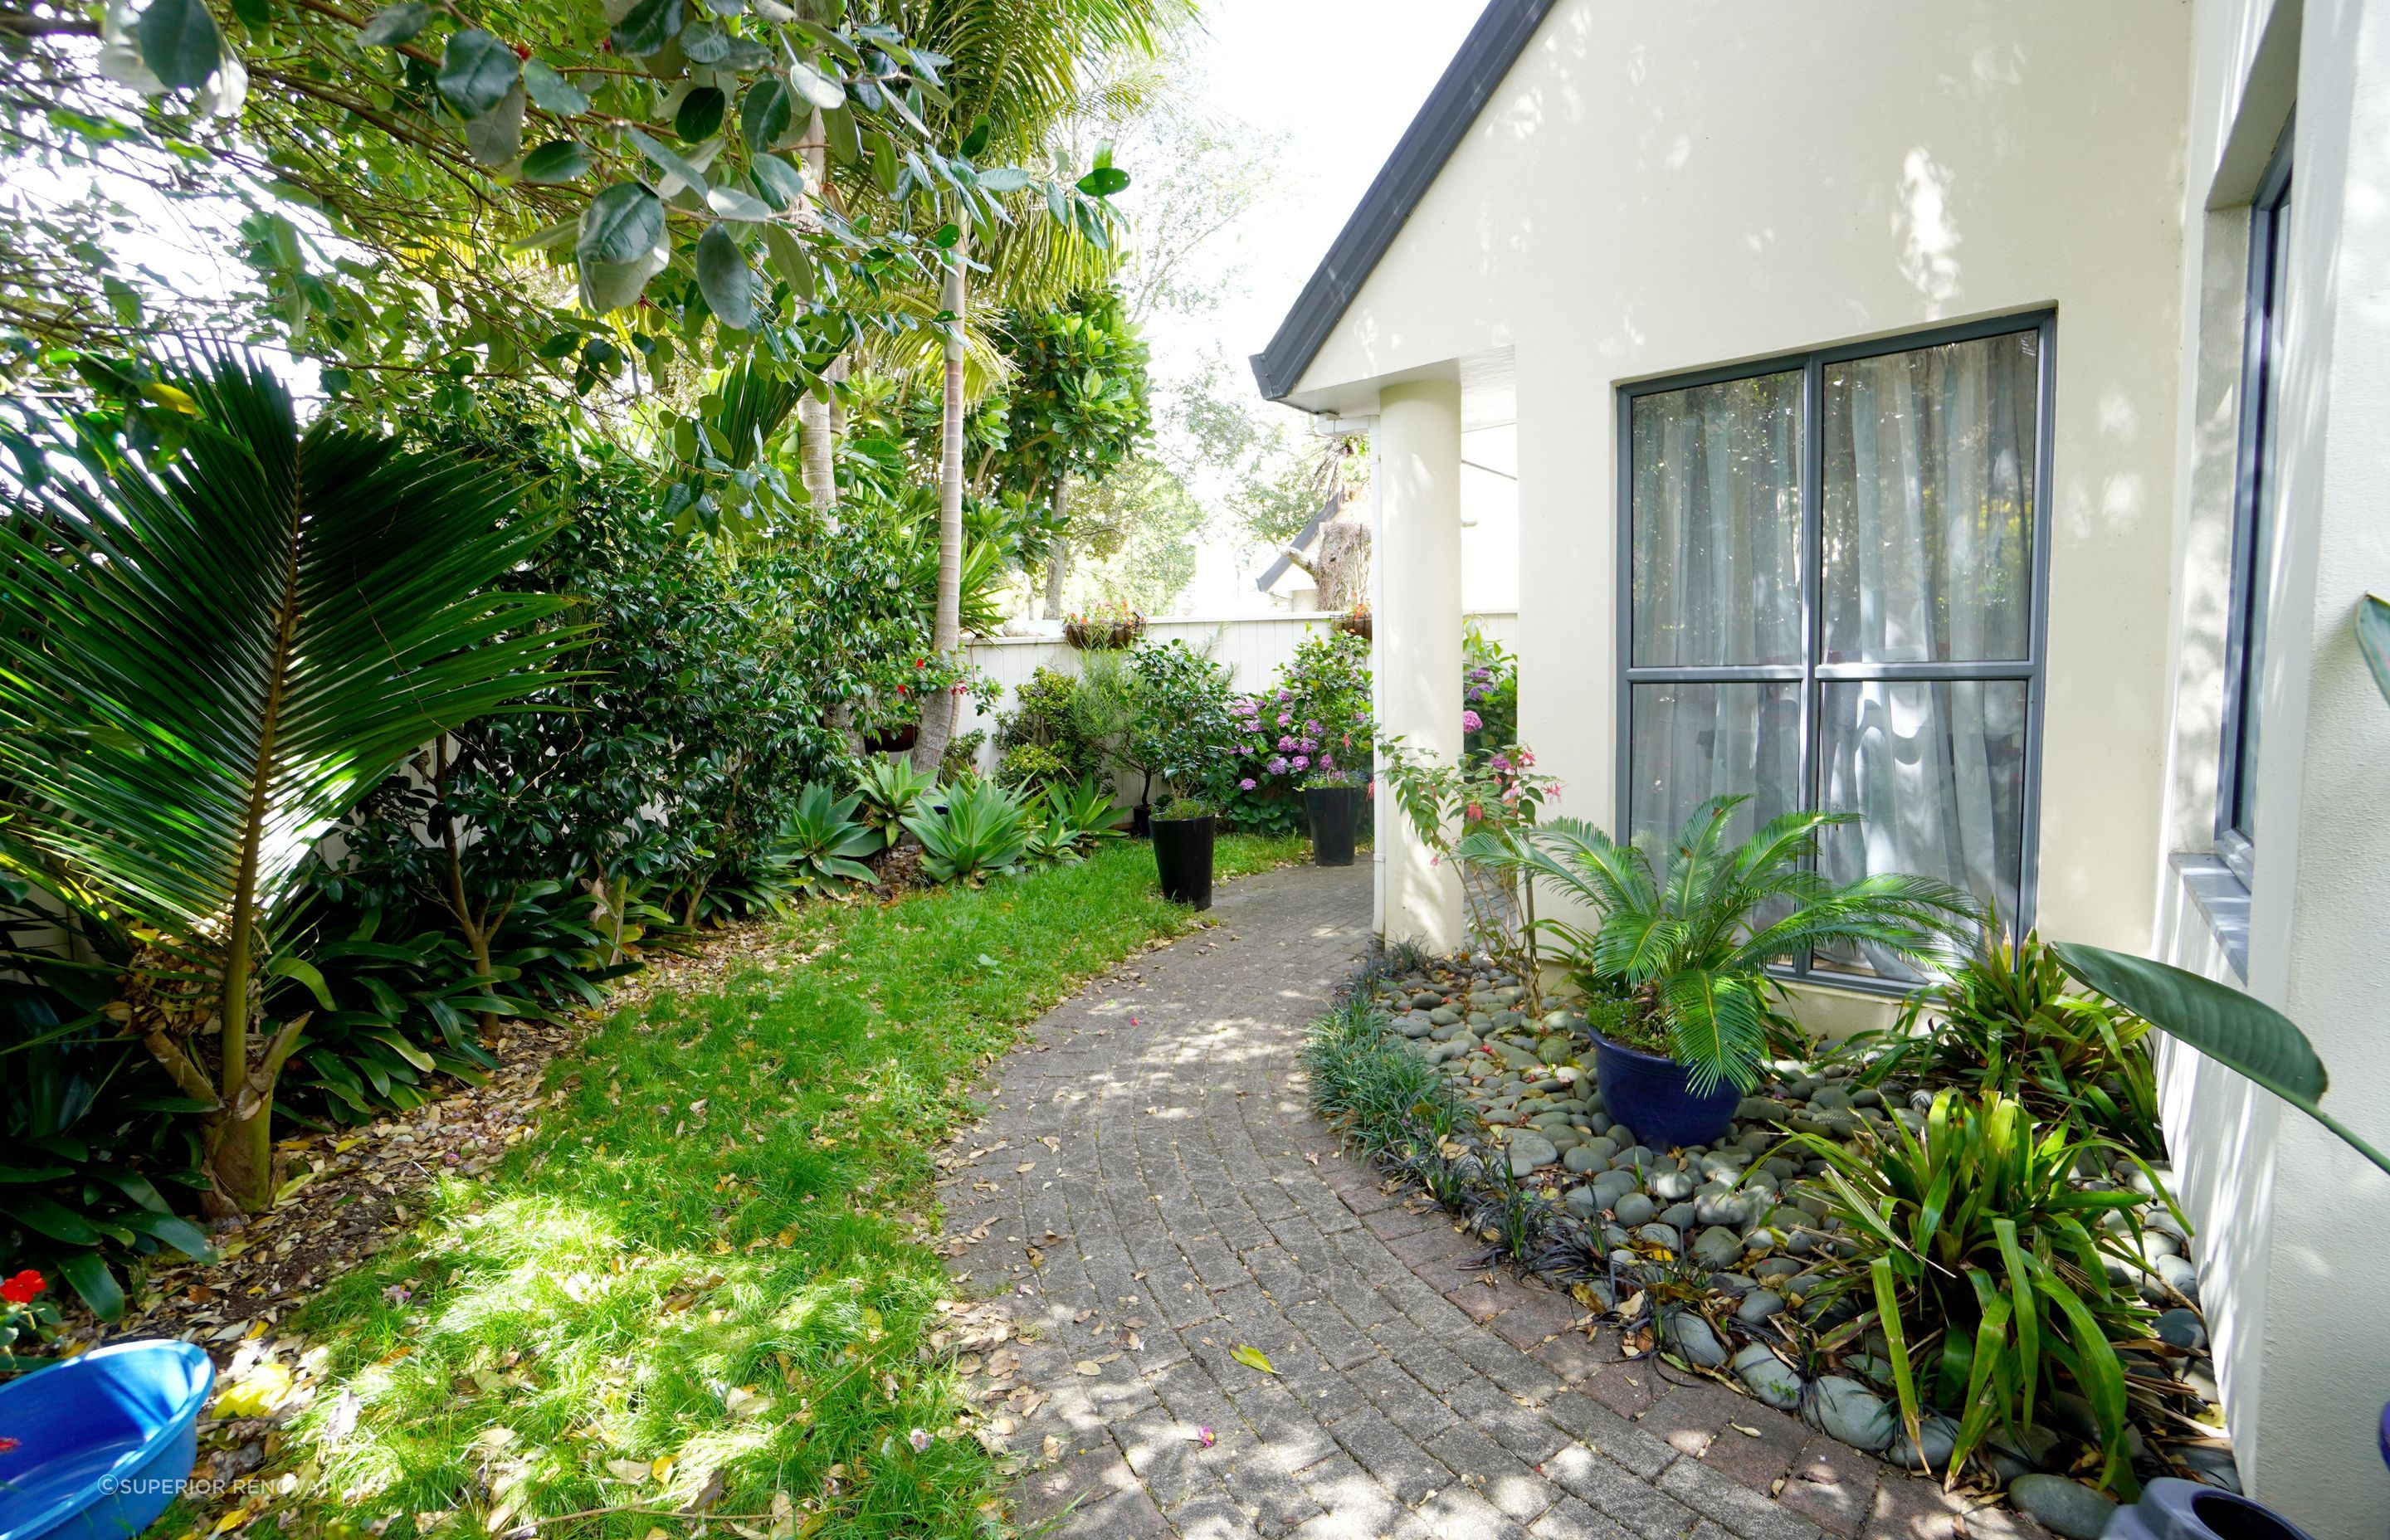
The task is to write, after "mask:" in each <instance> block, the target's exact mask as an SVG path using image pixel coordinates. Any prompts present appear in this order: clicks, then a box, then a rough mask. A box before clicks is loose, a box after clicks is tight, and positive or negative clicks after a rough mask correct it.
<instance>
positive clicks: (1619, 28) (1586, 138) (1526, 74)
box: [1292, 0, 2189, 948]
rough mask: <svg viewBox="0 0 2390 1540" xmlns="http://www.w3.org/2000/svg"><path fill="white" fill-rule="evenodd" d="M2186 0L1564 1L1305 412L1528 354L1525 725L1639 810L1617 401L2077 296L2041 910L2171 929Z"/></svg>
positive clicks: (1594, 805)
mask: <svg viewBox="0 0 2390 1540" xmlns="http://www.w3.org/2000/svg"><path fill="white" fill-rule="evenodd" d="M2188 24H2189V8H2188V6H2187V5H2186V4H2184V3H2182V0H2103V3H2101V4H2099V5H2091V6H2086V5H2081V4H2075V3H2072V0H2036V3H2016V4H2005V5H1999V6H1945V5H1934V6H1917V5H1912V4H1908V3H1905V0H1864V3H1862V0H1835V3H1828V4H1806V5H1802V6H1780V5H1776V4H1770V3H1764V0H1708V3H1696V4H1686V5H1671V6H1646V5H1632V4H1626V3H1624V0H1562V3H1561V5H1560V6H1557V7H1555V9H1554V11H1553V13H1552V15H1551V16H1550V17H1549V18H1548V19H1547V20H1546V22H1545V24H1544V27H1543V29H1542V31H1541V32H1540V33H1539V34H1538V36H1537V37H1536V40H1535V41H1534V42H1533V43H1532V44H1531V45H1529V47H1528V50H1527V52H1526V53H1525V54H1524V55H1523V57H1522V58H1521V59H1520V61H1519V62H1518V64H1517V65H1516V66H1514V67H1513V69H1512V70H1511V71H1510V77H1509V78H1508V79H1507V80H1506V81H1505V82H1504V83H1503V84H1502V86H1501V87H1500V89H1499V90H1498V91H1497V94H1496V95H1495V96H1494V98H1493V100H1492V101H1491V103H1490V104H1489V105H1488V107H1487V109H1486V110H1485V111H1484V113H1483V114H1482V115H1481V116H1480V118H1479V120H1478V122H1477V123H1476V125H1475V126H1474V127H1473V128H1472V130H1471V132H1470V134H1469V135H1468V136H1467V137H1466V138H1465V140H1464V141H1463V143H1462V145H1461V147H1460V148H1459V149H1458V151H1457V152H1456V154H1455V155H1454V156H1453V158H1452V160H1450V161H1449V162H1448V163H1447V165H1446V168H1445V171H1444V173H1443V174H1442V176H1441V177H1440V178H1439V179H1438V180H1437V182H1436V184H1435V186H1433V189H1432V190H1431V191H1430V192H1429V194H1428V195H1427V198H1426V199H1425V200H1424V202H1423V203H1422V204H1421V206H1420V209H1419V210H1418V211H1417V212H1415V213H1414V214H1413V215H1412V217H1411V219H1410V222H1409V224H1408V225H1407V227H1406V228H1405V230H1404V232H1403V233H1402V235H1401V236H1400V237H1398V238H1397V240H1396V241H1395V244H1394V248H1393V250H1391V251H1390V252H1389V253H1388V254H1387V256H1386V257H1385V259H1384V260H1383V261H1382V262H1381V263H1380V264H1379V266H1378V268H1377V270H1376V271H1375V273H1374V274H1373V275H1372V276H1371V277H1370V279H1369V281H1368V283H1367V284H1366V285H1365V286H1364V288H1363V289H1362V291H1361V292H1360V294H1359V295H1358V296H1357V298H1356V301H1355V302H1354V303H1353V305H1352V306H1351V307H1350V309H1349V310H1348V311H1347V313H1346V314H1345V316H1344V318H1343V323H1342V324H1341V325H1340V326H1339V327H1337V329H1336V331H1335V332H1334V334H1333V335H1332V337H1331V338H1330V340H1329V342H1328V343H1327V345H1326V346H1325V347H1324V348H1323V349H1322V350H1321V351H1320V353H1319V354H1318V356H1317V359H1316V360H1315V362H1314V363H1313V365H1312V367H1311V368H1310V370H1309V371H1308V372H1307V373H1306V375H1305V376H1304V379H1303V382H1302V385H1301V387H1300V388H1299V389H1298V391H1296V392H1295V394H1294V396H1293V398H1292V399H1293V400H1294V402H1295V403H1296V404H1301V405H1308V406H1314V407H1336V408H1340V409H1344V410H1361V411H1366V410H1368V407H1369V404H1371V402H1372V401H1373V400H1374V397H1375V392H1376V391H1377V390H1378V389H1379V387H1380V386H1381V385H1382V384H1383V383H1384V382H1385V381H1386V380H1388V379H1399V378H1401V377H1403V376H1405V375H1407V374H1412V373H1422V374H1441V373H1443V372H1444V371H1445V370H1446V369H1448V368H1450V366H1451V361H1453V360H1457V359H1462V358H1465V357H1468V356H1470V355H1472V354H1477V353H1483V352H1484V351H1485V350H1490V349H1497V348H1503V347H1510V348H1513V349H1515V354H1516V362H1515V378H1516V391H1517V400H1518V408H1517V411H1518V459H1519V477H1520V481H1519V507H1520V547H1521V552H1522V561H1521V572H1520V580H1519V583H1520V587H1519V592H1520V611H1521V621H1520V624H1521V640H1522V659H1523V661H1522V674H1521V699H1522V714H1523V724H1524V733H1525V736H1527V737H1528V738H1529V739H1530V741H1532V742H1533V743H1535V745H1536V749H1537V751H1538V752H1539V753H1540V754H1541V755H1542V756H1543V760H1544V764H1546V765H1548V766H1550V767H1552V768H1553V769H1554V770H1555V771H1556V773H1558V774H1559V775H1561V776H1562V777H1564V778H1565V779H1566V781H1567V782H1568V795H1567V798H1566V802H1567V804H1568V805H1569V806H1570V807H1571V808H1572V809H1573V810H1574V811H1577V812H1580V813H1585V814H1587V815H1593V816H1596V817H1600V818H1602V819H1604V820H1607V819H1608V818H1609V816H1610V815H1611V813H1612V810H1613V807H1614V804H1615V798H1614V788H1613V781H1614V774H1613V742H1614V737H1613V735H1614V733H1615V731H1616V718H1617V701H1616V687H1615V684H1614V669H1615V662H1616V660H1615V655H1614V654H1615V648H1614V646H1613V636H1614V625H1615V608H1614V604H1615V599H1614V583H1613V576H1614V572H1613V569H1614V560H1613V550H1614V548H1615V547H1614V525H1613V519H1614V517H1615V512H1616V509H1615V503H1616V495H1615V492H1614V485H1615V479H1616V467H1615V461H1614V458H1613V454H1614V447H1615V445H1614V439H1615V430H1614V428H1613V418H1614V400H1615V393H1614V392H1615V387H1616V385H1617V384H1618V383H1619V382H1621V381H1623V380H1629V379H1638V378H1648V377H1651V376H1655V375H1663V374H1667V373H1672V372H1675V371H1677V370H1683V369H1690V368H1697V367H1701V366H1708V365H1714V364H1721V363H1728V362H1732V361H1735V360H1739V359H1746V358H1755V357H1764V356H1767V355H1769V354H1773V353H1784V352H1788V351H1792V350H1796V349H1801V348H1806V347H1811V346H1816V345H1820V344H1827V343H1832V342H1837V341H1844V340H1854V339H1860V338H1867V337H1871V336H1878V335H1882V334H1887V333H1895V332H1899V331H1903V330H1908V329H1911V328H1915V327H1923V326H1927V325H1932V324H1934V323H1938V322H1946V321H1950V320H1956V319H1961V318H1966V317H1972V316H1977V315H1986V314H2001V313H2004V312H2011V311H2024V310H2030V309H2035V308H2038V307H2043V306H2049V305H2055V306H2056V308H2057V310H2058V317H2059V318H2058V330H2057V349H2056V353H2057V358H2056V370H2057V377H2056V378H2057V389H2056V399H2057V407H2056V419H2055V421H2054V423H2053V425H2052V430H2053V431H2054V433H2055V435H2056V437H2055V458H2056V467H2057V479H2056V485H2055V487H2054V489H2053V497H2054V501H2053V503H2052V505H2051V506H2052V507H2053V510H2054V518H2053V525H2054V530H2055V538H2056V544H2055V545H2054V547H2053V554H2054V559H2053V562H2052V567H2051V577H2050V584H2051V592H2050V596H2049V597H2050V613H2051V622H2050V626H2049V660H2050V665H2051V666H2050V671H2049V698H2048V700H2049V716H2048V720H2047V731H2046V734H2045V741H2046V742H2047V744H2048V746H2049V747H2048V751H2047V753H2046V755H2045V762H2044V769H2043V774H2044V781H2043V790H2042V804H2041V805H2042V824H2041V836H2042V837H2041V849H2040V858H2041V879H2040V904H2041V915H2042V918H2043V920H2044V923H2045V925H2046V926H2048V927H2049V928H2051V929H2054V930H2058V931H2060V932H2061V933H2063V934H2067V935H2072V936H2078V937H2082V938H2084V939H2087V940H2094V941H2101V942H2105V943H2111V944H2114V945H2120V946H2129V947H2135V948H2139V947H2143V946H2146V945H2147V944H2148V942H2149V938H2150V935H2151V928H2152V923H2153V918H2154V906H2155V891H2154V883H2153V879H2152V871H2153V869H2154V864H2155V859H2156V855H2157V851H2158V844H2159V841H2158V839H2157V828H2158V822H2157V820H2158V815H2159V804H2160V798H2161V789H2162V786H2163V765H2164V757H2165V756H2164V742H2165V739H2164V731H2163V729H2164V715H2165V699H2166V694H2167V692H2166V690H2165V685H2164V678H2165V658H2166V639H2167V632H2166V616H2167V582H2166V577H2167V571H2168V566H2169V554H2170V548H2171V538H2172V529H2171V523H2170V513H2171V509H2172V504H2173V489H2172V453H2173V447H2174V424H2175V408H2174V391H2175V357H2176V347H2177V332H2178V327H2177V320H2176V311H2177V304H2178V300H2177V290H2176V281H2175V275H2176V273H2177V271H2178V255H2179V232H2180V218H2181V213H2180V211H2181V162H2182V140H2183V130H2182V124H2183V113H2184V98H2185V89H2186V83H2187V80H2188V76H2189V66H2188V57H2187V33H2188Z"/></svg>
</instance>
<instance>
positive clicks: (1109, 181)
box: [1077, 166, 1128, 198]
mask: <svg viewBox="0 0 2390 1540" xmlns="http://www.w3.org/2000/svg"><path fill="white" fill-rule="evenodd" d="M1077 186H1078V189H1079V190H1080V191H1081V192H1083V193H1086V195H1087V196H1088V197H1089V198H1110V197H1111V195H1112V194H1114V193H1116V192H1123V191H1125V190H1126V189H1127V187H1128V173H1126V172H1124V171H1123V170H1121V169H1120V168H1119V167H1118V166H1098V167H1097V168H1096V169H1095V170H1093V171H1091V172H1089V173H1087V174H1086V175H1085V176H1082V177H1080V178H1079V180H1078V183H1077Z"/></svg>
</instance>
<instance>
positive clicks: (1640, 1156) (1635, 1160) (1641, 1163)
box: [1610, 1144, 1652, 1177]
mask: <svg viewBox="0 0 2390 1540" xmlns="http://www.w3.org/2000/svg"><path fill="white" fill-rule="evenodd" d="M1610 1164H1611V1167H1612V1169H1613V1170H1616V1171H1631V1172H1634V1173H1635V1174H1637V1175H1638V1177H1639V1176H1641V1175H1642V1174H1644V1173H1646V1172H1648V1171H1650V1170H1651V1164H1652V1155H1651V1151H1650V1150H1648V1149H1644V1148H1643V1147H1642V1146H1641V1145H1639V1144H1631V1145H1628V1146H1627V1147H1626V1148H1625V1149H1622V1150H1620V1151H1619V1152H1618V1159H1616V1160H1614V1161H1611V1162H1610Z"/></svg>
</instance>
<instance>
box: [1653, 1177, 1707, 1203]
mask: <svg viewBox="0 0 2390 1540" xmlns="http://www.w3.org/2000/svg"><path fill="white" fill-rule="evenodd" d="M1697 1185H1698V1184H1696V1183H1695V1182H1694V1181H1693V1178H1692V1175H1691V1174H1690V1173H1689V1172H1682V1171H1663V1172H1658V1173H1655V1174H1653V1175H1652V1177H1651V1196H1652V1197H1654V1198H1658V1199H1662V1200H1665V1201H1667V1202H1670V1203H1674V1202H1677V1201H1678V1200H1682V1199H1687V1198H1690V1197H1691V1196H1692V1195H1693V1188H1694V1187H1696V1186H1697Z"/></svg>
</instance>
